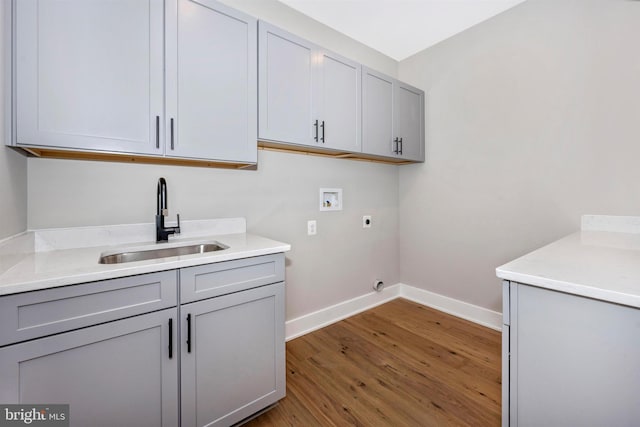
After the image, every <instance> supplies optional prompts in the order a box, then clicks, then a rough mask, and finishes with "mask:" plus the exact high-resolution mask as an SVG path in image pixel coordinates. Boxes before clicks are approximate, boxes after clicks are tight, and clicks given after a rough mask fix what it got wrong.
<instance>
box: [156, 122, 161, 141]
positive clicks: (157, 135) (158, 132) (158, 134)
mask: <svg viewBox="0 0 640 427" xmlns="http://www.w3.org/2000/svg"><path fill="white" fill-rule="evenodd" d="M156 148H160V116H156Z"/></svg>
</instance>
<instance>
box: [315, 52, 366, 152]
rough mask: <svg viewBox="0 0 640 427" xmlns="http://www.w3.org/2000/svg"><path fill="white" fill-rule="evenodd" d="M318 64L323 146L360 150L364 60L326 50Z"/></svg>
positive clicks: (319, 110) (318, 101)
mask: <svg viewBox="0 0 640 427" xmlns="http://www.w3.org/2000/svg"><path fill="white" fill-rule="evenodd" d="M319 57H320V63H319V64H318V67H317V73H316V75H317V76H318V77H317V85H316V88H317V103H316V104H317V111H318V112H317V114H315V117H318V118H319V120H320V122H321V123H320V129H319V133H320V138H319V139H320V141H319V142H320V146H322V147H324V148H332V149H338V150H348V151H355V152H359V151H361V149H362V144H361V141H362V140H361V138H360V130H361V116H360V104H361V100H360V88H361V73H362V71H361V66H360V64H358V63H356V62H354V61H351V60H349V59H346V58H343V57H341V56H339V55H336V54H333V53H330V52H327V51H324V52H322V54H321V55H319Z"/></svg>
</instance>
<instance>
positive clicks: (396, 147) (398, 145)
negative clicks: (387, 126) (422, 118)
mask: <svg viewBox="0 0 640 427" xmlns="http://www.w3.org/2000/svg"><path fill="white" fill-rule="evenodd" d="M393 142H394V147H395V148H394V150H393V152H394V153H395V154H398V151H399V149H398V147H400V142H399V140H398V138H394V139H393Z"/></svg>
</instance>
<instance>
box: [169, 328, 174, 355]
mask: <svg viewBox="0 0 640 427" xmlns="http://www.w3.org/2000/svg"><path fill="white" fill-rule="evenodd" d="M169 359H173V319H169Z"/></svg>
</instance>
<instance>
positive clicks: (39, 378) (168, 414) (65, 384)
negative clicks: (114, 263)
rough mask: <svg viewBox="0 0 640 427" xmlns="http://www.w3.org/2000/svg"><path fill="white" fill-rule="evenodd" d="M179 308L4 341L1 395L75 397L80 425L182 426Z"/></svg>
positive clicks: (34, 399) (45, 399)
mask: <svg viewBox="0 0 640 427" xmlns="http://www.w3.org/2000/svg"><path fill="white" fill-rule="evenodd" d="M176 315H177V310H176V309H175V308H172V309H166V310H163V311H158V312H155V313H151V314H145V315H142V316H137V317H132V318H129V319H125V320H119V321H116V322H111V323H105V324H103V325H99V326H93V327H90V328H86V329H80V330H77V331H73V332H67V333H64V334H59V335H53V336H50V337H47V338H41V339H37V340H34V341H28V342H25V343H22V344H16V345H12V346H8V347H4V348H2V349H0V384H2V387H0V401H2V402H5V403H25V404H28V403H47V404H48V403H64V404H69V405H70V406H69V410H70V421H71V422H70V425H71V426H76V427H83V426H96V427H100V426H104V427H112V426H140V427H142V426H149V427H158V426H163V427H175V426H176V425H178V404H177V401H178V363H177V360H178V355H177V352H176V351H174V352H173V355H172V358H169V342H170V338H169V334H170V333H171V334H172V338H171V339H172V340H173V341H172V342H173V343H177V341H176V337H177V325H176V320H177V318H176ZM170 319H172V322H173V328H171V329H170V328H169V321H170Z"/></svg>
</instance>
